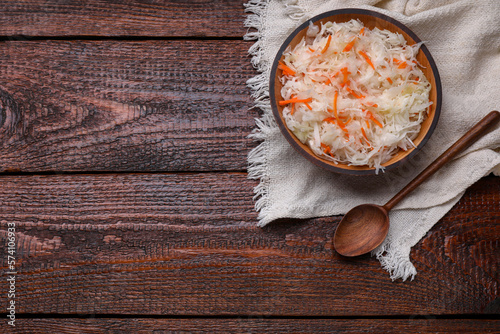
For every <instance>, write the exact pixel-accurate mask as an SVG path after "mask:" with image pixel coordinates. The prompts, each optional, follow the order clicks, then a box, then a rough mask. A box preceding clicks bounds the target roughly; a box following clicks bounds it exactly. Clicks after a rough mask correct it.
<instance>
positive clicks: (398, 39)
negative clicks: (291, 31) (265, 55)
mask: <svg viewBox="0 0 500 334" xmlns="http://www.w3.org/2000/svg"><path fill="white" fill-rule="evenodd" d="M419 47H420V44H415V45H407V43H406V40H405V39H404V37H403V36H402V35H400V34H397V33H393V32H390V31H388V30H380V29H378V28H375V29H368V28H366V27H364V26H363V24H362V23H361V22H360V21H357V20H351V21H349V22H345V23H335V22H326V23H324V24H321V25H320V26H317V25H313V24H312V23H311V25H310V26H309V29H308V31H307V35H306V37H305V38H304V39H303V40H302V41H301V42H300V43H298V44H297V45H296V46H295V47H294V48H293V49H292V48H290V47H289V48H288V49H287V50H285V52H284V54H283V55H284V58H283V60H282V61H280V63H279V65H278V68H280V69H281V71H282V76H281V77H280V80H281V83H282V84H283V88H282V90H281V95H282V97H283V101H280V102H279V103H280V105H282V106H284V109H283V117H284V119H285V122H286V125H287V127H288V128H289V129H290V130H291V131H292V132H293V133H294V134H295V136H296V137H297V138H298V139H299V140H300V141H301V142H302V143H305V144H307V145H308V146H309V147H310V148H311V150H312V151H313V152H314V154H316V155H317V156H320V157H322V158H324V159H327V160H330V161H333V162H335V163H343V164H348V165H354V166H369V167H373V168H375V169H376V173H378V171H379V170H383V166H381V165H382V164H383V163H384V162H386V161H388V160H389V159H391V157H393V156H394V155H395V154H396V152H398V150H408V149H410V148H412V147H414V146H415V145H414V143H413V139H415V138H416V137H417V135H418V133H419V131H420V126H421V123H422V122H423V120H424V119H425V118H426V116H427V112H428V110H429V106H430V105H431V104H432V102H431V101H429V93H430V90H431V84H430V83H429V81H428V79H427V78H426V77H425V75H424V73H423V72H422V70H421V69H420V67H421V65H420V64H419V63H418V62H417V60H416V58H415V57H416V55H417V53H418V50H419Z"/></svg>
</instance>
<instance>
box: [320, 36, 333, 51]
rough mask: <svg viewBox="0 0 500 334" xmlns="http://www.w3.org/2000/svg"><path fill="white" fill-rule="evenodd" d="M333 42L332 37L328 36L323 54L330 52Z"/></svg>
mask: <svg viewBox="0 0 500 334" xmlns="http://www.w3.org/2000/svg"><path fill="white" fill-rule="evenodd" d="M331 40H332V35H328V39H327V40H326V44H325V47H324V48H323V50H321V53H325V52H326V50H328V48H329V47H330V41H331Z"/></svg>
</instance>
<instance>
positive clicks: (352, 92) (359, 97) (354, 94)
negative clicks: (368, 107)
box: [346, 87, 365, 99]
mask: <svg viewBox="0 0 500 334" xmlns="http://www.w3.org/2000/svg"><path fill="white" fill-rule="evenodd" d="M346 90H347V91H348V92H349V93H351V94H352V96H354V97H355V98H357V99H364V98H365V97H364V96H363V95H361V94H360V95H358V94H356V93H355V92H354V91H353V90H352V89H351V88H349V87H346Z"/></svg>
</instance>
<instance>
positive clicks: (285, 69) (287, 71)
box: [278, 60, 295, 75]
mask: <svg viewBox="0 0 500 334" xmlns="http://www.w3.org/2000/svg"><path fill="white" fill-rule="evenodd" d="M278 68H279V69H281V70H282V71H283V72H284V73H285V74H289V75H295V71H294V70H292V69H291V68H290V67H288V66H286V65H285V63H284V62H282V61H281V60H280V61H279V65H278Z"/></svg>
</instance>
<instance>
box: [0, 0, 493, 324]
mask: <svg viewBox="0 0 500 334" xmlns="http://www.w3.org/2000/svg"><path fill="white" fill-rule="evenodd" d="M243 2H244V1H233V0H218V1H201V0H198V1H190V2H188V1H185V2H184V1H174V0H163V1H155V0H150V1H148V0H143V1H128V0H127V1H109V3H107V2H104V1H98V0H88V1H60V0H43V1H35V0H32V1H30V0H24V1H17V0H16V1H14V0H12V1H0V8H1V9H0V30H1V33H0V35H1V36H2V37H1V42H0V125H1V126H0V169H1V172H2V175H1V180H0V181H1V186H0V192H1V193H0V213H1V214H0V240H1V243H0V244H1V248H0V249H1V250H2V251H1V260H0V263H1V269H2V272H3V276H2V277H3V278H2V280H3V281H4V283H3V284H2V285H1V287H2V288H1V292H0V304H1V305H2V311H1V312H2V314H3V316H2V320H1V325H0V332H2V333H3V332H7V333H8V332H10V331H13V329H14V328H12V327H11V326H10V325H8V321H10V320H9V318H8V317H7V316H8V315H9V314H10V310H7V309H6V306H9V305H10V303H11V302H12V301H14V303H15V311H14V312H15V317H16V318H15V325H16V326H15V330H17V332H18V333H66V332H71V333H101V332H102V333H105V332H116V333H122V332H130V333H142V332H152V331H156V332H167V333H170V332H175V333H177V332H207V333H224V332H238V333H239V332H245V333H246V332H272V333H274V332H276V333H292V332H299V333H302V332H303V333H309V332H332V331H345V332H362V331H369V332H416V331H423V332H425V331H441V332H447V331H449V332H457V331H477V332H488V331H498V330H499V329H500V322H499V321H498V320H497V316H498V314H499V313H500V298H499V284H500V277H499V265H500V263H499V262H500V260H499V259H500V255H499V254H500V241H499V235H500V181H499V178H497V177H493V176H487V177H485V178H483V179H481V180H480V181H479V182H477V183H476V184H474V185H473V186H472V187H470V189H468V190H467V192H466V193H465V195H464V197H463V198H462V199H461V200H460V202H459V203H458V204H457V205H456V206H455V207H454V208H453V209H452V210H451V211H450V212H449V213H448V214H447V215H446V216H445V217H444V218H443V219H442V220H441V221H440V222H439V223H438V224H437V225H436V226H435V227H434V228H433V229H432V230H431V231H429V232H428V233H427V234H426V235H425V237H424V238H423V239H422V240H421V241H420V242H419V243H418V245H417V246H416V247H414V249H413V250H412V252H411V259H412V261H413V263H414V264H415V266H416V268H417V270H418V275H417V276H416V279H415V280H414V281H412V282H401V281H396V282H391V280H390V279H389V275H388V273H387V272H386V271H384V270H383V269H382V268H381V266H380V264H379V262H378V261H377V260H376V259H374V258H371V257H369V256H364V257H360V258H355V259H352V260H346V259H343V258H341V257H340V256H338V255H337V254H336V253H335V251H334V250H333V248H332V234H333V231H334V229H335V227H336V225H337V223H338V222H339V220H340V217H335V218H333V219H323V218H322V219H309V220H282V221H278V222H275V223H272V224H271V225H269V226H268V227H265V228H258V227H257V226H256V220H257V214H256V212H255V211H254V206H253V205H254V202H253V200H252V196H253V187H254V186H255V185H256V184H257V182H256V181H253V180H249V179H247V173H246V166H247V160H246V158H247V154H248V152H249V151H250V150H251V149H252V148H253V147H255V146H256V143H254V142H253V141H251V140H249V139H248V138H247V136H248V134H249V133H250V132H251V131H252V129H253V128H254V126H255V123H254V119H255V118H257V117H259V111H258V110H256V109H251V106H252V104H253V102H252V98H251V96H250V90H249V89H248V88H247V87H246V85H245V82H246V80H247V79H249V78H251V77H253V76H254V75H256V72H255V70H254V69H253V68H252V66H251V64H250V58H249V56H248V55H247V51H248V48H249V47H250V46H251V45H252V42H247V41H243V38H242V36H243V35H244V34H245V32H246V29H245V28H244V27H243V21H244V19H245V13H244V8H243ZM9 228H13V230H11V231H14V232H15V233H14V236H15V238H14V239H15V241H14V244H15V247H14V246H13V247H10V246H9V241H11V240H9V233H8V232H9V230H8V229H9ZM11 245H12V243H11ZM9 252H10V254H9ZM8 255H11V256H12V257H11V258H9V257H8ZM12 259H14V260H15V263H14V264H13V265H12V268H9V265H10V263H9V261H10V260H12ZM8 272H15V273H16V274H13V275H11V274H8ZM11 276H14V284H11V283H12V280H11V281H10V282H9V283H8V284H6V283H5V281H6V279H9V278H10V277H11ZM12 288H13V289H14V291H15V297H14V296H10V295H9V291H12ZM156 332H155V333H156Z"/></svg>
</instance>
